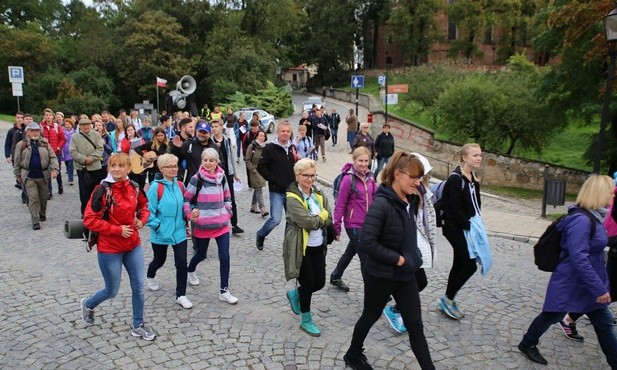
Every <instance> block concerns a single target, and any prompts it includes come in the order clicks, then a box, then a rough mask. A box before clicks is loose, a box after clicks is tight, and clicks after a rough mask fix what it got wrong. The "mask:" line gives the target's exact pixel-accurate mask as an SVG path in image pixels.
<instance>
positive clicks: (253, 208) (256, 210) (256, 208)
mask: <svg viewBox="0 0 617 370" xmlns="http://www.w3.org/2000/svg"><path fill="white" fill-rule="evenodd" d="M251 213H259V206H258V205H257V204H251Z"/></svg>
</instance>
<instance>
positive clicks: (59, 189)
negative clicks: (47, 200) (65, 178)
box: [58, 186, 64, 195]
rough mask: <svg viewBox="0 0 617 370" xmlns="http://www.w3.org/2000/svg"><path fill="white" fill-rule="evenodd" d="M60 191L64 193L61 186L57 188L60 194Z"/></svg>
mask: <svg viewBox="0 0 617 370" xmlns="http://www.w3.org/2000/svg"><path fill="white" fill-rule="evenodd" d="M62 193H64V188H63V187H62V186H60V187H59V188H58V194H60V195H62Z"/></svg>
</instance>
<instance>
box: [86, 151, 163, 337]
mask: <svg viewBox="0 0 617 370" xmlns="http://www.w3.org/2000/svg"><path fill="white" fill-rule="evenodd" d="M108 168H109V174H108V175H107V178H105V180H103V181H102V182H101V185H98V186H97V187H96V188H95V189H94V191H93V192H92V197H91V198H90V201H89V202H88V205H87V206H86V210H85V212H84V226H85V227H86V228H88V229H89V230H90V231H91V232H97V233H98V234H99V239H98V245H97V250H98V261H99V267H100V269H101V273H102V274H103V280H104V281H105V288H103V289H101V290H99V291H98V292H96V293H94V295H92V296H90V297H89V298H84V299H82V300H81V311H82V319H83V321H84V323H85V324H86V325H93V324H94V308H96V306H98V305H99V304H101V303H102V302H104V301H106V300H108V299H111V298H114V297H115V296H116V295H117V294H118V290H119V289H120V279H121V276H122V265H124V267H125V268H126V271H127V273H128V275H129V280H130V283H131V290H132V292H133V294H132V301H133V324H132V325H131V335H132V336H134V337H141V338H142V339H145V340H153V339H154V337H155V336H156V335H155V334H154V332H153V331H152V330H151V329H149V328H147V327H146V326H145V324H144V318H143V316H144V315H143V312H144V252H143V250H142V248H141V241H140V239H139V229H141V228H143V227H144V224H145V223H146V221H147V220H148V217H149V215H150V212H149V211H148V200H147V199H146V195H145V194H144V193H143V191H141V190H140V189H139V188H138V187H137V186H136V184H134V183H133V182H131V181H130V180H129V179H128V174H129V170H130V168H131V163H130V160H129V157H128V156H127V155H126V154H124V153H116V154H114V155H112V156H111V157H110V158H109V164H108Z"/></svg>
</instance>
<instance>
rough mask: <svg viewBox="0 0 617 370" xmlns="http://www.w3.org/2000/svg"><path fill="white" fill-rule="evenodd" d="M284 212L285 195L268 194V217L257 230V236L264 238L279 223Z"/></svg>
mask: <svg viewBox="0 0 617 370" xmlns="http://www.w3.org/2000/svg"><path fill="white" fill-rule="evenodd" d="M284 210H285V193H275V192H272V191H271V192H270V217H269V218H268V219H267V220H266V222H265V223H264V224H263V226H262V227H261V229H259V230H257V235H258V236H261V237H262V238H265V237H266V236H268V235H269V234H270V232H272V230H274V228H275V227H277V226H278V224H280V223H281V218H282V217H283V211H284Z"/></svg>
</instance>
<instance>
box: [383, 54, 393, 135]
mask: <svg viewBox="0 0 617 370" xmlns="http://www.w3.org/2000/svg"><path fill="white" fill-rule="evenodd" d="M390 64H392V57H391V56H390V52H388V51H386V86H385V87H386V93H385V95H384V105H385V106H386V123H388V80H389V79H390V76H388V70H389V68H390Z"/></svg>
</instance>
